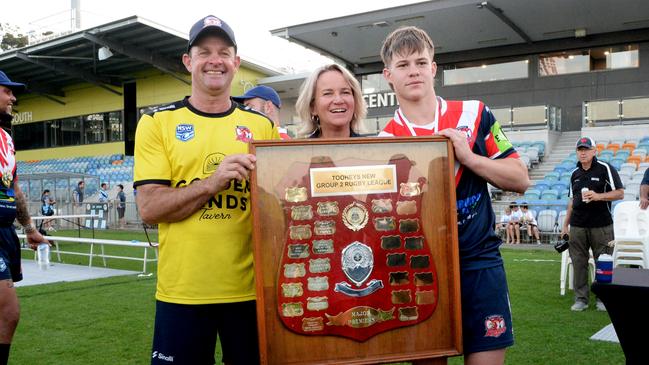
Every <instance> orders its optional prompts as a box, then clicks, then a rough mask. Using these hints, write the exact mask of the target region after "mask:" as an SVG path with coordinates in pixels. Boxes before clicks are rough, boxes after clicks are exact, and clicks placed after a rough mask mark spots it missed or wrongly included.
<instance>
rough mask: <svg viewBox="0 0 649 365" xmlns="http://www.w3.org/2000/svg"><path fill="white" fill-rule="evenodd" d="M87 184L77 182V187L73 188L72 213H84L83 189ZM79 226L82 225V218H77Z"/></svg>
mask: <svg viewBox="0 0 649 365" xmlns="http://www.w3.org/2000/svg"><path fill="white" fill-rule="evenodd" d="M85 187H86V184H85V183H84V182H83V180H82V181H79V182H78V183H77V187H76V188H74V190H72V213H73V214H77V215H78V214H83V213H84V212H83V191H84V189H85ZM77 226H81V219H79V218H77Z"/></svg>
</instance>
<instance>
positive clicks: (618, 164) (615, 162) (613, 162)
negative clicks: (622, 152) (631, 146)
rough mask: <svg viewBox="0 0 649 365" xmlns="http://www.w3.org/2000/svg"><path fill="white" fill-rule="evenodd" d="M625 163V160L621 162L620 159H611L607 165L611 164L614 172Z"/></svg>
mask: <svg viewBox="0 0 649 365" xmlns="http://www.w3.org/2000/svg"><path fill="white" fill-rule="evenodd" d="M625 161H626V160H622V159H620V158H613V159H611V161H609V163H610V164H611V166H613V167H615V169H616V170H619V169H620V168H621V167H622V164H623V163H624V162H625Z"/></svg>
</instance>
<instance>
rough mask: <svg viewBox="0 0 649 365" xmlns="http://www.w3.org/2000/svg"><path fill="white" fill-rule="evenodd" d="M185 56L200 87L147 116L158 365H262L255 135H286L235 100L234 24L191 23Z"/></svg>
mask: <svg viewBox="0 0 649 365" xmlns="http://www.w3.org/2000/svg"><path fill="white" fill-rule="evenodd" d="M182 60H183V63H184V65H185V67H186V68H187V70H188V71H189V72H190V73H191V77H192V94H191V96H189V97H186V98H185V99H184V100H182V101H178V102H175V103H173V104H170V105H167V106H163V107H160V108H158V109H157V110H155V111H153V112H152V113H151V114H149V115H144V116H142V118H141V119H140V122H139V123H138V128H137V133H136V137H135V183H134V187H136V188H137V192H138V194H137V204H138V208H139V211H140V215H141V216H142V219H143V220H144V221H145V222H146V223H158V224H159V235H160V237H159V240H160V247H159V250H160V255H159V262H158V283H157V290H156V299H157V303H156V319H155V329H154V336H153V350H152V351H153V352H152V355H151V357H152V359H151V364H169V363H172V362H173V363H174V364H213V363H214V348H215V344H216V338H217V335H218V337H219V338H220V342H221V347H222V349H223V362H225V363H227V364H254V363H258V362H259V351H258V343H257V328H256V309H255V288H254V275H253V259H252V247H251V230H252V225H251V217H250V215H251V210H250V185H249V182H248V177H249V174H250V171H251V170H253V169H254V167H255V157H254V156H253V155H250V154H248V153H247V152H248V143H249V142H250V141H251V140H253V139H256V140H262V139H279V135H278V133H277V129H276V128H275V127H274V125H273V122H272V121H271V120H270V119H268V118H267V117H265V116H264V115H262V114H261V113H257V112H255V111H252V110H250V109H248V108H244V107H243V106H241V105H239V104H237V103H235V102H233V101H232V99H231V97H230V86H231V83H232V79H233V77H234V74H235V73H236V72H237V70H238V68H239V64H240V62H241V61H240V59H239V56H237V44H236V41H235V38H234V32H233V31H232V29H231V28H230V27H229V26H228V25H227V24H226V23H225V22H224V21H222V20H221V19H219V18H217V17H215V16H211V15H210V16H207V17H205V18H203V19H200V20H199V21H198V22H197V23H196V24H194V26H193V27H192V28H191V30H190V33H189V45H188V50H187V53H186V54H184V55H183V59H182Z"/></svg>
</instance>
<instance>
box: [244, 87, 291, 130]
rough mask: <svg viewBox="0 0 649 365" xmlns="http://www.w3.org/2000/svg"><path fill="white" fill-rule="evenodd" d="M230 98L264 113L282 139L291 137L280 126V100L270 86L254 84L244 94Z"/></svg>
mask: <svg viewBox="0 0 649 365" xmlns="http://www.w3.org/2000/svg"><path fill="white" fill-rule="evenodd" d="M232 99H234V101H236V102H238V103H242V104H243V105H245V106H247V107H248V108H250V109H252V110H256V111H258V112H260V113H264V114H265V115H266V116H267V117H268V118H270V119H271V120H272V121H273V122H274V123H275V125H276V126H277V130H278V131H279V136H280V137H282V139H291V137H289V135H288V133H287V131H286V128H282V125H281V121H280V118H279V109H280V108H281V107H282V100H281V99H280V98H279V94H277V92H276V91H275V90H273V88H272V87H268V86H265V85H259V86H255V87H253V88H252V89H250V90H248V91H246V93H245V94H243V95H241V96H235V97H233V98H232Z"/></svg>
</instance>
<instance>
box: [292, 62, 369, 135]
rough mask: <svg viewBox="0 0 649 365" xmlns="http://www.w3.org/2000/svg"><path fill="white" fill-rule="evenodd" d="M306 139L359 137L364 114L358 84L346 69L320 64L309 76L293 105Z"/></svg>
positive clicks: (364, 110) (301, 133) (365, 107)
mask: <svg viewBox="0 0 649 365" xmlns="http://www.w3.org/2000/svg"><path fill="white" fill-rule="evenodd" d="M295 109H296V111H297V114H298V115H299V116H300V119H301V121H302V127H301V128H300V131H299V134H300V135H301V136H305V137H307V138H347V137H359V136H360V134H359V133H360V132H361V131H362V126H361V123H362V121H363V119H365V115H367V105H366V103H365V100H363V94H362V93H361V86H360V84H359V82H358V80H356V78H355V77H354V75H352V74H351V72H349V71H348V70H347V69H346V68H344V67H342V66H339V65H337V64H330V65H326V66H322V67H320V68H318V69H317V70H315V71H314V72H313V73H312V74H311V76H309V77H308V78H307V79H306V80H305V81H304V83H303V84H302V88H301V90H300V96H299V97H298V99H297V102H296V104H295Z"/></svg>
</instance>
